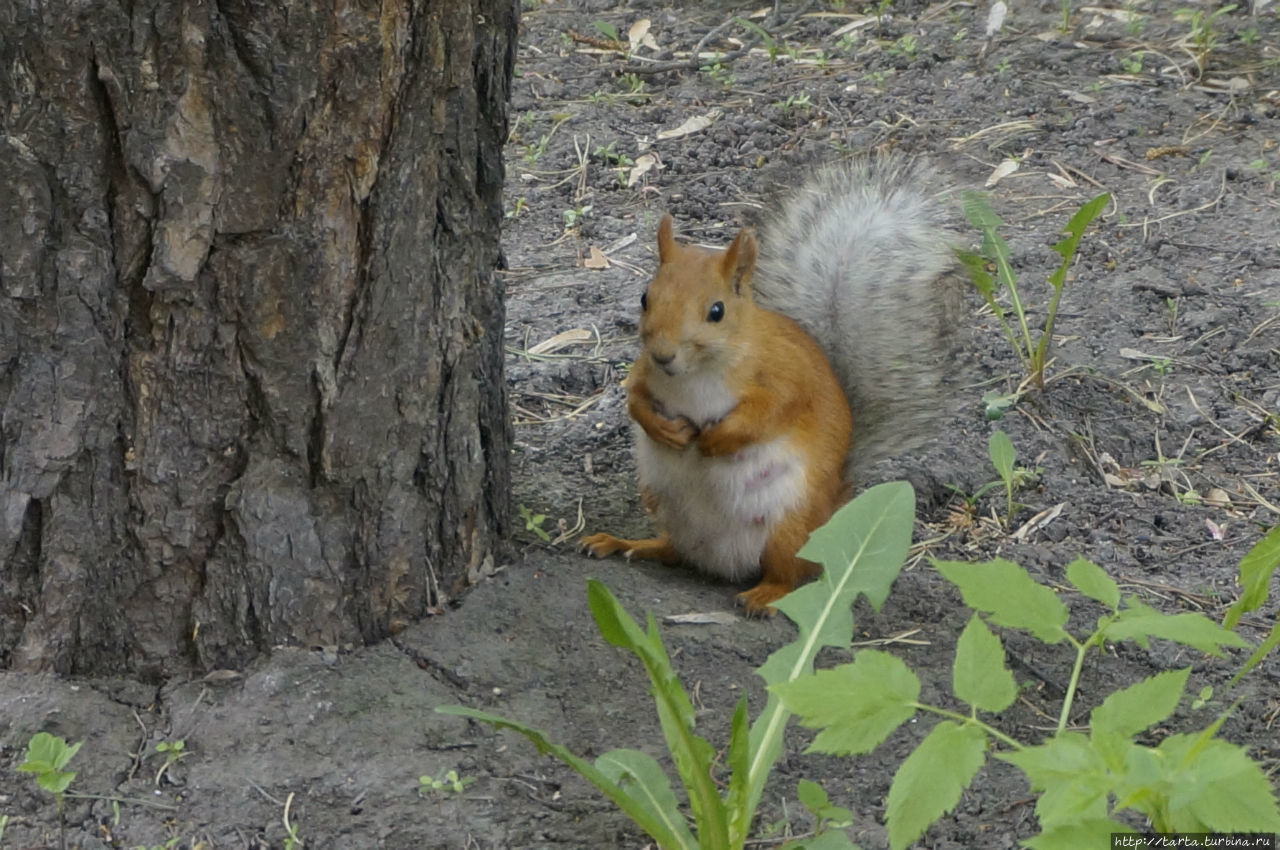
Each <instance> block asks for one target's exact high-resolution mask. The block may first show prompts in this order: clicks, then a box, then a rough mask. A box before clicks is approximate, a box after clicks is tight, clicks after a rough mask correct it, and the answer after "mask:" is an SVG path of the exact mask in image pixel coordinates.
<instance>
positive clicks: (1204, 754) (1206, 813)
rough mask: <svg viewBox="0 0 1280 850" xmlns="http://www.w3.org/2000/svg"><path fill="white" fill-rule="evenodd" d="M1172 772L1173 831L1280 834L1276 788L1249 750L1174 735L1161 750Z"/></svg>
mask: <svg viewBox="0 0 1280 850" xmlns="http://www.w3.org/2000/svg"><path fill="white" fill-rule="evenodd" d="M1156 749H1157V751H1158V752H1159V753H1161V754H1162V755H1163V756H1165V757H1166V758H1167V759H1168V761H1169V763H1170V764H1171V766H1172V767H1173V770H1171V771H1170V775H1169V784H1170V785H1171V786H1172V791H1171V793H1170V795H1169V803H1168V806H1169V811H1170V815H1171V819H1172V821H1173V822H1172V823H1171V824H1170V826H1171V828H1172V829H1174V830H1177V831H1181V832H1188V831H1197V832H1198V831H1206V832H1280V809H1278V808H1277V806H1276V797H1275V789H1274V788H1272V787H1271V783H1270V781H1268V779H1267V776H1266V774H1264V773H1263V772H1262V768H1261V767H1260V766H1259V765H1258V764H1257V762H1255V761H1253V760H1252V759H1250V758H1249V756H1248V754H1247V753H1246V752H1245V749H1244V748H1243V747H1240V746H1237V745H1235V744H1232V743H1229V742H1227V741H1224V740H1222V739H1221V738H1210V739H1208V740H1204V738H1203V736H1200V735H1171V736H1170V737H1168V738H1165V739H1164V740H1163V741H1161V742H1160V746H1159V747H1157V748H1156Z"/></svg>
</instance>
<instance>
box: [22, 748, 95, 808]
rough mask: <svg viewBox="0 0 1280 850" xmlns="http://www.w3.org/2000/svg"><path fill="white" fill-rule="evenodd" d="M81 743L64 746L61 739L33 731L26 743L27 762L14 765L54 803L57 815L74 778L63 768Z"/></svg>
mask: <svg viewBox="0 0 1280 850" xmlns="http://www.w3.org/2000/svg"><path fill="white" fill-rule="evenodd" d="M83 744H84V741H77V742H76V743H74V744H68V743H67V741H66V739H65V738H58V737H56V736H54V735H50V734H49V733H48V732H37V733H36V734H35V735H33V736H31V740H30V741H29V742H28V743H27V760H26V761H24V762H23V763H22V764H20V765H18V770H19V771H20V772H22V773H34V774H35V775H36V784H37V785H39V786H40V787H41V788H43V789H44V790H45V791H48V792H49V793H50V794H52V795H53V796H54V798H55V799H56V800H57V801H58V811H59V812H61V811H62V798H63V795H64V794H65V793H66V791H67V788H69V787H71V781H72V780H73V779H75V778H76V771H74V770H63V768H64V767H66V766H67V763H68V762H70V761H71V759H72V758H73V757H75V754H76V753H77V752H79V750H80V747H81V745H83Z"/></svg>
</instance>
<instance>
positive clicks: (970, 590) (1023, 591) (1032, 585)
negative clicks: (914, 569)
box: [933, 558, 1068, 643]
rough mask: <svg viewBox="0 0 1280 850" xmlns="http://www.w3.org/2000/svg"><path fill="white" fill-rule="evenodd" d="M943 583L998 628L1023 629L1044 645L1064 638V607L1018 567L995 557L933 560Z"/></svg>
mask: <svg viewBox="0 0 1280 850" xmlns="http://www.w3.org/2000/svg"><path fill="white" fill-rule="evenodd" d="M933 564H934V566H935V567H937V569H938V572H940V573H942V575H943V577H945V578H946V579H947V581H949V582H951V583H952V584H954V585H955V586H956V587H958V588H960V595H961V596H963V597H964V604H966V605H968V606H969V607H970V608H973V609H974V610H977V611H982V612H983V613H985V614H988V615H990V617H991V620H992V622H994V623H995V624H996V625H998V626H1005V627H1007V628H1012V629H1024V630H1026V631H1028V632H1031V634H1033V635H1035V636H1036V637H1037V638H1039V639H1040V640H1042V641H1044V642H1045V643H1059V642H1061V641H1063V640H1065V639H1066V637H1067V633H1066V631H1065V629H1064V628H1063V627H1064V626H1066V624H1067V617H1068V611H1067V606H1066V605H1064V604H1063V603H1062V600H1061V599H1059V598H1058V595H1057V594H1056V593H1054V592H1053V591H1052V590H1050V589H1049V588H1047V587H1045V586H1044V585H1042V584H1040V583H1038V582H1037V581H1036V580H1035V579H1033V578H1031V575H1030V574H1029V573H1028V572H1027V571H1026V570H1024V569H1023V568H1022V567H1020V566H1018V565H1017V564H1015V563H1013V562H1012V561H1006V560H1005V559H1004V558H996V559H995V560H992V561H987V562H986V563H980V564H970V563H966V562H964V561H939V560H934V562H933Z"/></svg>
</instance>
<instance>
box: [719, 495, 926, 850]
mask: <svg viewBox="0 0 1280 850" xmlns="http://www.w3.org/2000/svg"><path fill="white" fill-rule="evenodd" d="M915 504H916V501H915V491H914V490H913V489H911V485H910V484H907V483H906V482H905V481H891V482H889V483H887V484H879V485H876V486H875V487H871V488H870V489H868V490H865V491H864V492H863V493H861V494H860V495H859V496H858V497H857V498H856V499H854V500H853V501H852V502H850V503H849V504H847V505H845V506H844V507H842V508H841V509H840V510H838V511H836V513H835V515H834V516H832V518H831V520H830V521H828V523H827V524H826V525H825V526H823V527H822V528H820V529H818V530H817V531H815V532H814V533H813V534H812V535H811V536H810V538H809V542H808V543H806V544H805V547H804V548H802V549H801V550H800V554H801V555H803V556H804V557H806V558H811V559H814V560H817V561H819V562H820V563H821V564H822V565H823V567H824V569H823V573H822V575H821V576H820V577H819V578H818V579H817V580H816V581H812V582H810V583H809V584H807V585H805V586H804V587H801V588H799V589H798V590H796V591H794V592H792V593H790V594H788V595H786V596H784V597H783V598H782V599H780V600H778V602H777V608H778V610H780V611H782V613H784V614H786V615H787V617H788V618H790V619H791V620H792V622H794V623H795V624H796V628H797V629H798V630H799V632H800V635H799V637H797V638H796V640H794V641H792V642H791V643H789V644H786V645H785V646H783V647H781V648H780V649H778V650H777V651H775V652H774V653H773V654H772V655H770V656H769V658H768V659H767V660H766V661H765V663H764V664H763V665H762V666H761V667H760V668H759V669H757V670H756V673H758V674H759V675H760V676H761V678H763V679H764V680H765V682H766V683H767V684H770V685H774V684H778V683H782V682H790V681H793V680H795V679H797V678H799V677H800V676H803V675H804V674H806V673H810V672H812V671H813V659H814V658H815V657H816V656H817V654H818V650H820V649H821V648H822V647H824V646H848V645H849V641H851V640H852V639H853V612H852V610H851V609H852V606H853V603H854V601H855V600H856V599H857V596H858V594H859V593H865V594H866V595H867V598H868V599H869V600H870V601H871V602H872V604H874V605H877V606H879V605H880V604H881V603H883V602H884V599H885V597H886V596H887V595H888V593H889V587H890V586H891V585H892V584H893V580H894V579H895V578H897V575H898V573H899V572H900V571H901V569H902V562H903V561H905V560H906V557H907V553H908V551H909V550H910V548H911V532H912V529H913V527H914V525H915V511H916V508H915ZM788 716H789V715H788V713H787V711H786V709H785V708H783V705H782V702H781V701H780V700H779V698H778V696H777V695H776V694H770V696H769V700H768V702H766V703H765V707H764V710H763V711H762V712H761V713H760V715H759V716H758V717H757V718H756V720H755V722H754V723H753V724H751V748H750V749H751V763H750V767H749V769H748V772H747V775H748V787H747V802H746V805H744V806H743V807H742V808H741V809H735V810H734V813H733V821H732V823H731V824H730V830H729V832H730V837H731V838H732V840H734V841H735V842H737V841H745V840H746V837H747V833H748V831H749V830H750V828H751V823H750V818H751V816H752V814H753V813H754V812H755V809H756V806H757V805H758V804H759V802H760V795H761V794H762V793H764V783H765V780H766V779H767V778H768V776H769V771H770V770H772V769H773V765H774V764H775V763H776V762H777V760H778V758H779V756H780V755H781V753H782V733H783V730H784V729H785V728H786V725H787V718H788Z"/></svg>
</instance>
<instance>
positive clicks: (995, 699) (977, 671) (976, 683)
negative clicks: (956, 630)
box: [952, 614, 1018, 713]
mask: <svg viewBox="0 0 1280 850" xmlns="http://www.w3.org/2000/svg"><path fill="white" fill-rule="evenodd" d="M952 684H953V687H954V688H955V692H956V696H958V697H959V698H960V699H962V700H964V701H965V702H967V703H969V704H970V705H972V706H974V707H975V708H978V709H980V710H982V711H990V712H992V713H997V712H1001V711H1004V710H1005V709H1006V708H1008V707H1009V706H1010V705H1012V704H1013V701H1014V700H1015V699H1017V697H1018V683H1017V682H1015V681H1014V679H1013V674H1012V673H1010V672H1009V669H1008V668H1007V667H1005V666H1004V646H1003V645H1002V644H1001V643H1000V638H999V637H997V636H996V635H995V634H994V633H993V632H992V631H991V629H989V628H987V624H986V623H984V622H982V618H981V617H979V616H978V615H977V614H974V615H973V616H972V617H970V618H969V624H968V625H967V626H965V627H964V631H963V632H961V633H960V640H959V641H957V642H956V663H955V668H954V670H953V671H952Z"/></svg>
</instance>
